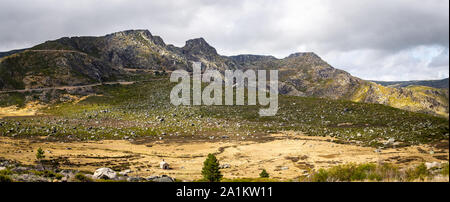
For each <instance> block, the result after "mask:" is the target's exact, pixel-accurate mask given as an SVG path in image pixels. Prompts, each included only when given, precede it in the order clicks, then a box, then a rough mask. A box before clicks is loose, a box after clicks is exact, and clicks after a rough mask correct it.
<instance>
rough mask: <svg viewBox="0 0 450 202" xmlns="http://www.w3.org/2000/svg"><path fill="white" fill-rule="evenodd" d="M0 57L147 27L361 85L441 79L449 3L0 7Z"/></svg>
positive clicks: (25, 1)
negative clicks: (302, 60)
mask: <svg viewBox="0 0 450 202" xmlns="http://www.w3.org/2000/svg"><path fill="white" fill-rule="evenodd" d="M0 5H1V6H0V51H7V50H12V49H20V48H27V47H31V46H33V45H36V44H39V43H42V42H44V41H47V40H54V39H58V38H61V37H64V36H102V35H105V34H109V33H113V32H117V31H123V30H129V29H148V30H149V31H150V32H151V33H152V34H154V35H158V36H161V37H162V38H163V39H164V41H165V42H166V43H167V44H174V45H176V46H184V44H185V41H186V40H188V39H192V38H198V37H203V38H204V39H205V40H206V41H207V42H208V43H209V44H210V45H211V46H213V47H215V48H216V49H217V51H218V53H219V54H222V55H228V56H229V55H237V54H261V55H273V56H276V57H278V58H284V57H286V56H288V55H289V54H291V53H294V52H315V53H316V54H318V55H319V56H320V57H321V58H322V59H324V60H325V61H327V62H328V63H329V64H330V65H332V66H333V67H335V68H338V69H343V70H346V71H348V72H349V73H351V74H352V75H354V76H357V77H360V78H363V79H369V80H384V81H395V80H423V79H442V78H447V77H448V76H449V1H448V0H146V1H144V0H142V1H139V0H76V1H75V0H70V1H69V0H0Z"/></svg>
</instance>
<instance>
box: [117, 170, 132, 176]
mask: <svg viewBox="0 0 450 202" xmlns="http://www.w3.org/2000/svg"><path fill="white" fill-rule="evenodd" d="M131 172H132V171H131V170H130V169H126V170H124V171H122V172H120V173H119V174H120V175H123V176H128V174H129V173H131Z"/></svg>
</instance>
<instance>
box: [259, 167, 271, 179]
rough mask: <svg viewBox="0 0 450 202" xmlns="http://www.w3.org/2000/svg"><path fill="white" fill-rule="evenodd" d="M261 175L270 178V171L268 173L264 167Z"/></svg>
mask: <svg viewBox="0 0 450 202" xmlns="http://www.w3.org/2000/svg"><path fill="white" fill-rule="evenodd" d="M259 177H261V178H269V173H267V171H266V169H263V170H262V171H261V173H260V174H259Z"/></svg>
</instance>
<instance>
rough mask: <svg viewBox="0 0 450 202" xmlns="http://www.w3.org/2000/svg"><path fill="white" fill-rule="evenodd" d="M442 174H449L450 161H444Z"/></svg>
mask: <svg viewBox="0 0 450 202" xmlns="http://www.w3.org/2000/svg"><path fill="white" fill-rule="evenodd" d="M441 174H442V175H444V176H448V163H444V164H443V165H442V171H441Z"/></svg>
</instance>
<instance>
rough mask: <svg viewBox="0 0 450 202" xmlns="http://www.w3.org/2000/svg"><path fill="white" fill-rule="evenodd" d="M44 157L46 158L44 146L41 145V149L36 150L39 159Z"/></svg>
mask: <svg viewBox="0 0 450 202" xmlns="http://www.w3.org/2000/svg"><path fill="white" fill-rule="evenodd" d="M43 158H45V155H44V150H42V148H40V147H39V149H38V150H37V152H36V159H37V160H38V161H39V160H41V159H43Z"/></svg>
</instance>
